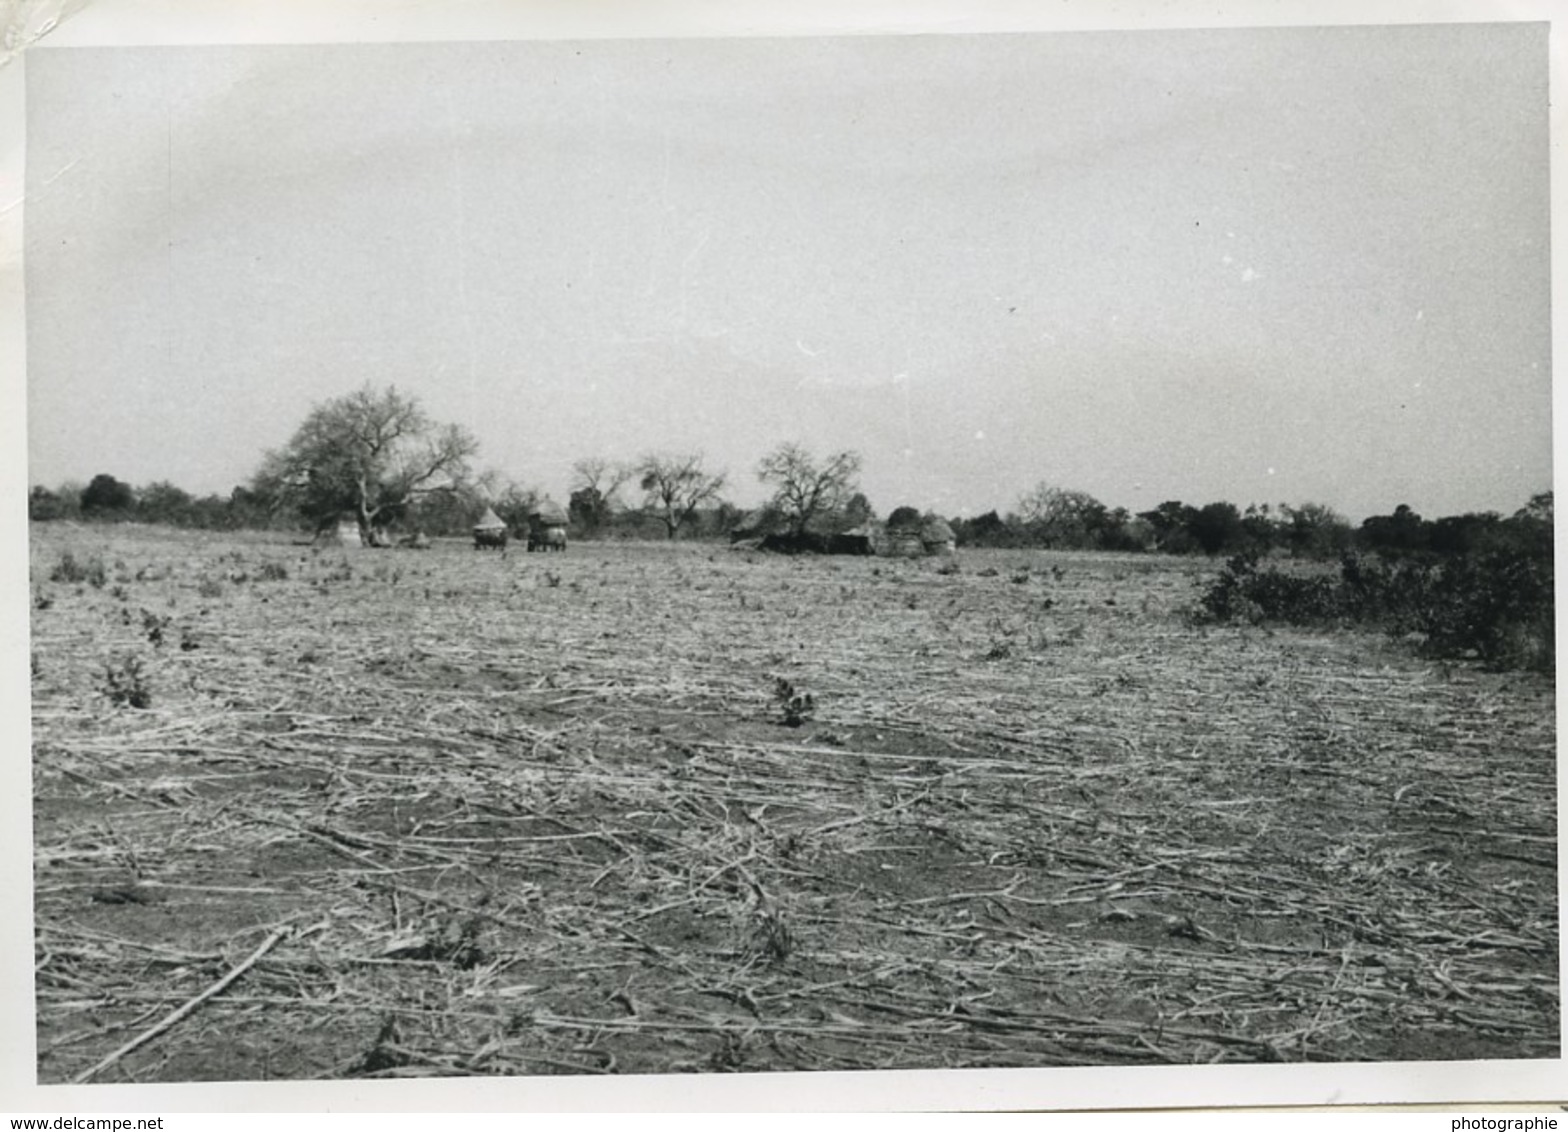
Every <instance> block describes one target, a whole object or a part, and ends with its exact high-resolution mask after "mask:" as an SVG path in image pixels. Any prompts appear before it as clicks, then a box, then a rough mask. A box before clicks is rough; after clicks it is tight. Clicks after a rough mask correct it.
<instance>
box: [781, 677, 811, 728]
mask: <svg viewBox="0 0 1568 1132" xmlns="http://www.w3.org/2000/svg"><path fill="white" fill-rule="evenodd" d="M773 699H774V700H775V701H776V702H777V703H778V705H779V712H780V714H781V715H782V717H783V720H784V726H785V727H799V726H800V725H801V724H803V723H805V722H806V721H807V720H808V719H810V718H811V717H812V716H813V715H814V714H815V713H816V710H817V701H816V700H815V699H814V698H813V697H812V695H811V693H810V692H801V691H798V690H797V689H796V687H795V685H794V684H792V683H791V682H790V681H788V680H786V679H785V678H784V677H782V676H780V677H778V678H777V679H775V680H774V681H773Z"/></svg>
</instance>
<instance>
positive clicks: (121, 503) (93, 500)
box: [82, 472, 136, 518]
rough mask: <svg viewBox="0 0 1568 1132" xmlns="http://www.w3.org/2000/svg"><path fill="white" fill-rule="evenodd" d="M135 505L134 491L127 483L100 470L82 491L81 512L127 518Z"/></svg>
mask: <svg viewBox="0 0 1568 1132" xmlns="http://www.w3.org/2000/svg"><path fill="white" fill-rule="evenodd" d="M135 506H136V492H135V490H134V489H133V488H132V487H131V485H130V484H128V483H121V482H120V481H119V480H117V479H115V478H114V477H113V476H111V475H109V474H108V473H106V472H100V473H99V474H98V475H96V476H94V477H93V478H92V482H91V483H89V484H88V485H87V487H86V488H85V489H83V491H82V514H83V515H84V516H96V517H103V516H107V515H111V514H113V515H118V516H121V517H125V518H129V517H130V513H131V510H132V509H133V508H134V507H135Z"/></svg>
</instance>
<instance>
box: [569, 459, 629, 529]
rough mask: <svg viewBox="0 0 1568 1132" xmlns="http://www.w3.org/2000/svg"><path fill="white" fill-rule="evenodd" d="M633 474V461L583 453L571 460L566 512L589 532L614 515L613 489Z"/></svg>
mask: <svg viewBox="0 0 1568 1132" xmlns="http://www.w3.org/2000/svg"><path fill="white" fill-rule="evenodd" d="M636 475H637V468H636V466H635V465H631V464H624V463H620V462H617V461H614V460H607V459H605V458H604V457H602V456H584V457H583V458H582V459H580V460H577V461H574V462H573V464H572V490H571V495H570V496H569V497H568V502H567V514H569V515H570V516H571V520H572V522H573V523H574V524H576V526H577V529H578V530H579V531H581V532H582V533H583V534H585V535H588V536H590V537H591V536H593V535H596V534H598V533H599V532H600V531H601V530H602V529H603V528H604V527H606V526H608V525H609V524H610V521H611V519H613V518H614V514H615V505H616V503H617V499H616V496H617V493H619V491H620V489H621V487H622V486H624V485H625V483H626V481H628V480H630V479H632V478H633V477H634V476H636Z"/></svg>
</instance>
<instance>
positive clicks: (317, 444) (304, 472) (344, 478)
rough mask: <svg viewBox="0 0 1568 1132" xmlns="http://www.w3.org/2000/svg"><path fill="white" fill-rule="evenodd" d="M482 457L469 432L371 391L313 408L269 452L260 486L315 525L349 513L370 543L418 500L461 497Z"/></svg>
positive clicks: (388, 393) (391, 391)
mask: <svg viewBox="0 0 1568 1132" xmlns="http://www.w3.org/2000/svg"><path fill="white" fill-rule="evenodd" d="M478 450H479V445H478V443H477V442H476V441H475V440H474V438H473V436H472V435H471V434H470V433H469V432H468V430H467V429H464V428H462V427H461V426H459V425H443V424H437V423H436V422H434V421H432V420H431V419H430V418H429V416H427V415H426V413H425V411H424V410H423V409H422V408H421V407H420V405H419V402H418V401H417V400H415V399H414V398H412V397H404V396H402V395H400V394H399V393H398V391H397V390H396V389H395V388H392V387H388V388H387V389H385V390H376V389H373V388H371V387H370V386H369V385H368V384H367V385H365V386H364V387H362V388H360V389H358V390H356V391H355V392H353V393H350V394H347V395H346V396H343V397H338V398H336V399H334V400H331V401H326V402H323V403H322V404H319V405H317V406H315V407H314V408H313V409H312V410H311V411H310V415H309V416H307V417H306V418H305V422H304V423H303V424H302V425H300V426H299V429H298V430H297V431H296V432H295V433H294V436H293V438H292V439H291V440H290V441H289V442H288V444H287V445H285V446H284V447H283V448H280V449H277V450H275V451H272V452H268V453H267V455H266V457H265V459H264V460H263V462H262V468H261V471H260V472H258V473H257V476H256V483H257V486H258V488H259V489H262V490H264V491H267V492H268V493H270V494H272V496H273V497H274V498H275V499H277V500H279V501H280V502H282V503H284V504H285V505H288V506H292V507H294V508H295V509H297V510H298V511H299V512H300V513H301V514H302V515H304V516H306V517H307V518H309V519H311V520H312V521H314V522H316V523H318V524H320V523H325V522H329V521H331V520H332V519H333V518H335V517H337V516H339V515H341V514H343V513H344V512H351V513H352V514H353V515H354V517H355V520H356V521H357V522H358V524H359V531H360V534H361V535H362V536H364V537H365V538H366V539H367V540H368V538H369V536H370V533H371V531H372V530H373V529H374V528H376V527H378V526H383V525H385V524H386V523H387V522H389V521H391V520H393V519H395V518H397V517H399V516H400V515H401V514H402V513H403V512H404V511H405V510H406V509H407V508H408V506H409V505H410V504H411V503H413V502H414V501H416V500H418V499H420V498H423V497H426V496H429V495H431V494H433V493H436V492H449V491H456V490H459V489H460V488H461V487H462V485H463V484H464V482H465V481H466V480H467V478H468V477H469V475H470V474H471V469H470V467H469V460H470V459H471V458H472V457H473V456H474V454H475V453H476V452H477V451H478Z"/></svg>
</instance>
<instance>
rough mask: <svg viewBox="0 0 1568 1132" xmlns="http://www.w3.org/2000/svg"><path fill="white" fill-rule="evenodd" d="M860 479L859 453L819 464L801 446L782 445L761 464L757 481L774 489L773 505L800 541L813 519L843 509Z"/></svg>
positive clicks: (839, 454) (835, 455) (839, 455)
mask: <svg viewBox="0 0 1568 1132" xmlns="http://www.w3.org/2000/svg"><path fill="white" fill-rule="evenodd" d="M859 477H860V456H859V455H858V454H857V453H854V452H835V453H833V454H832V455H830V456H827V457H825V458H824V459H823V460H822V461H821V462H820V463H819V462H818V461H817V459H816V458H815V457H814V456H812V455H811V453H809V452H807V451H806V450H805V448H803V447H801V446H800V445H799V444H781V445H779V446H778V447H777V448H775V449H774V450H773V451H772V452H770V453H768V454H767V455H766V456H764V457H763V458H762V462H761V463H760V464H758V465H757V478H758V479H760V480H761V481H762V482H763V483H765V484H768V485H769V486H771V487H772V488H773V489H774V494H773V506H774V507H775V508H776V509H777V510H778V512H779V514H781V515H782V516H784V518H785V519H786V520H787V521H788V523H789V525H790V531H791V533H792V534H794V535H795V536H796V537H797V538H798V537H799V536H801V535H802V534H804V533H805V532H806V528H807V527H808V526H809V525H810V524H811V523H812V521H813V520H815V519H818V518H819V517H821V516H824V515H829V514H832V513H833V512H836V511H841V510H843V508H844V507H845V505H846V504H847V503H848V502H849V499H850V497H851V496H852V495H854V493H855V492H856V491H857V490H858V482H857V481H858V480H859Z"/></svg>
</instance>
